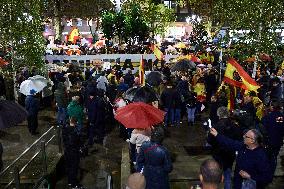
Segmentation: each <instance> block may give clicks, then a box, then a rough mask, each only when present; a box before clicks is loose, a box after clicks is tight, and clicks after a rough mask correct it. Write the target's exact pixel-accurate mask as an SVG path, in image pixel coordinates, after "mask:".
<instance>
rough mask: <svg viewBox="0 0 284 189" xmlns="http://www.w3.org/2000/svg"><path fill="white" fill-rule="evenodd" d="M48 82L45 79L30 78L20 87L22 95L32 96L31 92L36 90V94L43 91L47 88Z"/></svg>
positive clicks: (40, 77)
mask: <svg viewBox="0 0 284 189" xmlns="http://www.w3.org/2000/svg"><path fill="white" fill-rule="evenodd" d="M47 83H48V80H47V79H46V78H45V77H42V76H40V75H36V76H33V77H29V78H28V79H27V80H25V81H23V82H22V83H21V85H20V93H22V94H24V95H30V94H31V93H30V92H31V90H35V91H36V93H38V92H40V91H42V90H43V88H44V87H46V86H47Z"/></svg>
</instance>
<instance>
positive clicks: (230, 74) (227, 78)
mask: <svg viewBox="0 0 284 189" xmlns="http://www.w3.org/2000/svg"><path fill="white" fill-rule="evenodd" d="M234 72H237V73H238V74H239V76H240V77H241V81H236V80H235V79H234ZM224 82H226V83H228V84H231V85H233V86H236V87H240V88H242V89H245V90H248V91H256V90H257V89H258V88H259V87H260V86H259V85H258V84H257V83H256V81H255V80H254V79H252V78H251V77H250V76H249V75H248V74H247V72H246V71H245V70H244V69H243V68H242V66H241V65H239V64H238V63H237V61H236V60H234V59H232V58H231V59H229V60H228V63H227V68H226V72H225V75H224Z"/></svg>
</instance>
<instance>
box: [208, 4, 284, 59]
mask: <svg viewBox="0 0 284 189" xmlns="http://www.w3.org/2000/svg"><path fill="white" fill-rule="evenodd" d="M213 15H214V17H215V18H214V19H215V20H216V21H217V22H218V24H219V25H222V26H229V28H230V29H231V30H233V31H237V30H245V34H244V35H243V36H242V37H239V41H237V42H236V43H235V45H234V46H235V47H236V48H235V49H239V47H243V48H245V49H248V50H247V52H248V53H250V54H243V56H242V57H240V58H246V56H251V55H255V54H259V53H267V54H270V55H274V54H275V53H276V52H277V47H278V46H279V45H280V40H279V38H278V36H277V33H276V32H275V31H276V29H277V28H280V23H281V22H283V19H284V3H283V1H282V0H269V1H263V0H226V1H225V0H216V1H214V5H213Z"/></svg>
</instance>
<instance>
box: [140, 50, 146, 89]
mask: <svg viewBox="0 0 284 189" xmlns="http://www.w3.org/2000/svg"><path fill="white" fill-rule="evenodd" d="M139 79H140V84H141V86H145V70H144V60H143V55H141V60H140V66H139Z"/></svg>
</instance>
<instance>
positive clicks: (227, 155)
mask: <svg viewBox="0 0 284 189" xmlns="http://www.w3.org/2000/svg"><path fill="white" fill-rule="evenodd" d="M217 115H218V117H219V121H218V122H217V124H216V125H213V126H214V128H215V129H216V130H217V132H218V133H219V134H222V135H224V136H226V137H228V138H230V139H233V140H239V141H240V140H241V139H242V132H241V130H240V129H239V128H238V127H237V126H236V125H235V124H234V123H233V122H232V121H231V120H230V118H229V111H228V109H227V107H224V106H221V107H220V108H218V110H217ZM208 143H209V144H211V145H212V152H213V158H214V159H215V160H216V161H217V162H218V163H219V164H220V165H221V166H222V168H223V171H224V189H231V172H232V166H233V162H234V161H235V157H236V156H235V152H232V151H230V150H228V149H226V148H224V147H223V146H221V145H220V144H218V142H217V141H216V138H215V137H213V136H212V135H209V136H208Z"/></svg>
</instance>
